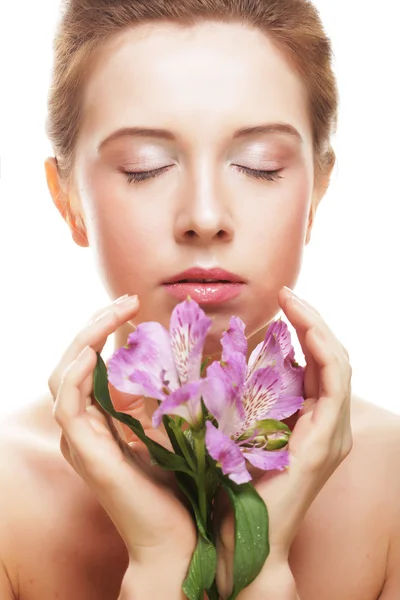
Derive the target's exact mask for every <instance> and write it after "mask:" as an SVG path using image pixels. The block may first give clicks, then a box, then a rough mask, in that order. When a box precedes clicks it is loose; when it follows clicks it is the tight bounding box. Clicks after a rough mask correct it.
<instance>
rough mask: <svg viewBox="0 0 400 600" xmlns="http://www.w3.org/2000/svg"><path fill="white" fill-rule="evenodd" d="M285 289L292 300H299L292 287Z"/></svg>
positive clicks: (285, 287)
mask: <svg viewBox="0 0 400 600" xmlns="http://www.w3.org/2000/svg"><path fill="white" fill-rule="evenodd" d="M284 289H285V290H286V292H287V293H288V295H289V296H290V297H291V298H297V300H299V299H300V298H299V297H298V296H297V294H295V293H294V291H293V290H291V289H290V287H287V285H285V286H284Z"/></svg>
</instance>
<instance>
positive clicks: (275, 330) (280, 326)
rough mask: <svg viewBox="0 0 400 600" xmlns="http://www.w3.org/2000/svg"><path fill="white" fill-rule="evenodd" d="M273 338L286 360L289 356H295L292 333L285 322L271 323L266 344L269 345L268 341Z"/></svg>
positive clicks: (279, 320)
mask: <svg viewBox="0 0 400 600" xmlns="http://www.w3.org/2000/svg"><path fill="white" fill-rule="evenodd" d="M271 337H274V338H275V339H276V341H277V342H278V344H279V345H280V347H281V351H282V354H283V358H286V357H287V356H288V355H292V354H293V352H294V348H293V346H292V340H291V337H290V331H289V327H288V325H287V323H285V321H282V319H277V320H276V321H274V322H273V323H271V325H270V327H269V328H268V330H267V334H266V336H265V342H266V343H268V340H269V339H270V338H271Z"/></svg>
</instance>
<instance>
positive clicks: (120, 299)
mask: <svg viewBox="0 0 400 600" xmlns="http://www.w3.org/2000/svg"><path fill="white" fill-rule="evenodd" d="M128 296H129V294H125V296H120V297H119V298H117V299H116V300H114V301H113V304H119V303H120V302H123V301H124V300H125V298H128Z"/></svg>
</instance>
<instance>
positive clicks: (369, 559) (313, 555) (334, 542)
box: [290, 394, 400, 600]
mask: <svg viewBox="0 0 400 600" xmlns="http://www.w3.org/2000/svg"><path fill="white" fill-rule="evenodd" d="M351 424H352V432H353V448H352V450H351V452H350V454H349V455H348V456H347V457H346V458H345V460H344V461H343V462H342V463H341V464H340V465H339V467H338V468H337V469H336V471H335V472H334V473H333V475H332V476H331V477H330V479H329V480H328V481H327V483H326V484H325V486H324V488H323V489H322V490H321V492H320V493H319V494H318V496H317V497H316V499H315V500H314V502H313V503H312V505H311V507H310V509H309V511H308V513H307V514H306V516H305V519H304V521H303V523H302V526H301V528H300V530H299V534H298V536H297V538H296V540H295V542H294V544H293V546H292V548H291V556H290V565H291V567H292V570H293V573H294V575H295V579H296V583H297V585H298V591H299V595H300V598H302V597H304V598H307V599H310V600H314V599H317V598H320V597H321V593H322V590H324V592H323V597H324V600H337V598H340V599H341V600H377V599H378V598H381V600H392V596H388V597H387V598H386V597H385V596H380V594H381V592H382V589H383V588H384V585H385V581H386V580H387V573H388V566H389V560H390V558H389V557H390V556H391V553H392V538H393V535H394V534H393V532H394V530H395V529H396V528H397V531H399V529H400V528H399V526H398V522H399V517H400V509H399V506H400V503H399V501H398V499H399V497H400V415H397V414H395V413H392V412H391V411H389V410H386V409H384V408H381V407H380V406H378V405H377V404H374V403H373V402H371V401H368V400H365V399H363V398H360V397H359V396H355V395H354V394H353V396H352V403H351ZM392 556H393V560H394V556H395V555H394V554H392ZM397 560H398V563H399V562H400V557H399V555H397ZM397 570H398V566H397ZM311 572H312V576H311V575H310V573H311ZM338 573H340V577H338V576H337V574H338ZM397 586H398V587H397V591H398V589H400V583H398V584H397ZM396 597H397V596H396V595H394V596H393V599H394V598H396Z"/></svg>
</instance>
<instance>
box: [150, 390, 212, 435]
mask: <svg viewBox="0 0 400 600" xmlns="http://www.w3.org/2000/svg"><path fill="white" fill-rule="evenodd" d="M203 385H204V380H203V379H201V380H200V381H193V382H191V383H187V384H186V385H184V386H182V387H181V388H178V389H177V390H175V391H174V392H173V393H172V394H171V395H169V396H166V398H165V400H163V402H161V404H160V406H159V407H158V408H157V410H156V411H154V413H153V421H152V422H153V427H154V428H157V427H159V426H160V424H161V421H162V417H163V415H178V416H179V417H183V418H184V419H185V421H187V422H188V423H189V424H190V425H193V426H194V425H197V424H198V422H199V420H200V419H201V417H202V411H201V395H202V389H203Z"/></svg>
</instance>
